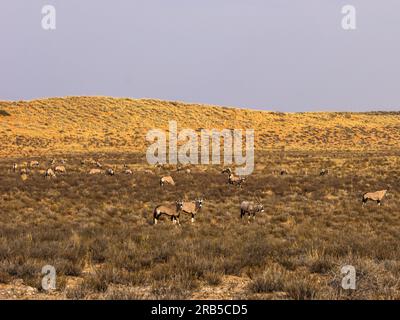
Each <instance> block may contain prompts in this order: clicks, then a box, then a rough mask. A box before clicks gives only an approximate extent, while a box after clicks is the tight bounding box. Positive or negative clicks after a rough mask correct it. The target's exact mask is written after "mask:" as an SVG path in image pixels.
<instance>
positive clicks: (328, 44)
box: [0, 0, 400, 111]
mask: <svg viewBox="0 0 400 320" xmlns="http://www.w3.org/2000/svg"><path fill="white" fill-rule="evenodd" d="M45 4H50V5H54V6H55V7H56V10H57V29H56V30H55V31H44V30H43V29H42V27H41V19H42V14H41V9H42V6H43V5H45ZM346 4H351V5H354V6H355V7H356V9H357V30H356V31H344V30H343V29H342V28H341V19H342V14H341V8H342V6H343V5H346ZM399 35H400V1H399V0H381V1H376V0H347V1H341V0H325V1H323V0H301V1H294V0H240V1H239V0H114V1H111V0H45V1H44V0H1V2H0V41H1V46H0V75H1V78H0V100H21V99H33V98H41V97H51V96H71V95H102V96H114V97H132V98H142V97H147V98H159V99H167V100H180V101H186V102H199V103H210V104H218V105H227V106H240V107H249V108H257V109H266V110H279V111H310V110H347V111H365V110H400V90H399V88H400V85H399V81H400V80H399V79H400V41H399Z"/></svg>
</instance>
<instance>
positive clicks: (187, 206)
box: [182, 199, 203, 223]
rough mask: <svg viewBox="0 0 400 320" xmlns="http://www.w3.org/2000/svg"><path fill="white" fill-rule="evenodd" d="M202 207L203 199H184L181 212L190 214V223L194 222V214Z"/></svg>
mask: <svg viewBox="0 0 400 320" xmlns="http://www.w3.org/2000/svg"><path fill="white" fill-rule="evenodd" d="M202 207H203V199H197V200H195V201H186V202H183V205H182V212H184V213H187V214H190V215H191V216H192V219H191V221H192V223H193V222H194V218H195V215H196V214H197V213H198V212H199V211H200V209H201V208H202Z"/></svg>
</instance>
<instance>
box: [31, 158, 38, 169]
mask: <svg viewBox="0 0 400 320" xmlns="http://www.w3.org/2000/svg"><path fill="white" fill-rule="evenodd" d="M29 166H30V167H31V168H35V167H39V161H35V160H34V161H31V162H30V163H29Z"/></svg>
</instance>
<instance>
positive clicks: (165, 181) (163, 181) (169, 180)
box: [160, 176, 175, 187]
mask: <svg viewBox="0 0 400 320" xmlns="http://www.w3.org/2000/svg"><path fill="white" fill-rule="evenodd" d="M165 184H169V185H171V186H174V185H175V181H174V179H172V177H171V176H164V177H161V178H160V186H161V187H163V186H164V185H165Z"/></svg>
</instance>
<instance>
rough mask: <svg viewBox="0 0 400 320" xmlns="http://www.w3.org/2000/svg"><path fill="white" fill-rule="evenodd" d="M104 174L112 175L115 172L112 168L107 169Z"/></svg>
mask: <svg viewBox="0 0 400 320" xmlns="http://www.w3.org/2000/svg"><path fill="white" fill-rule="evenodd" d="M106 174H107V175H109V176H113V175H115V172H114V170H113V169H107V171H106Z"/></svg>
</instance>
